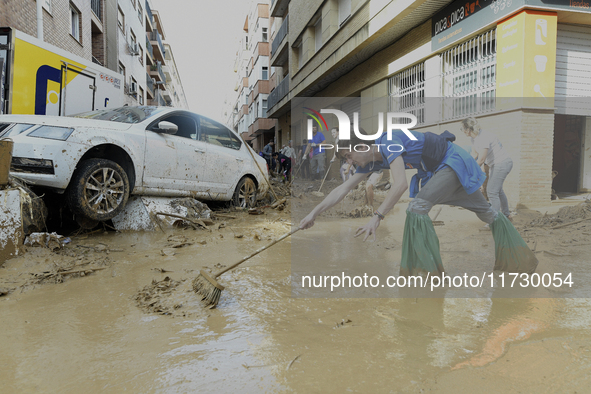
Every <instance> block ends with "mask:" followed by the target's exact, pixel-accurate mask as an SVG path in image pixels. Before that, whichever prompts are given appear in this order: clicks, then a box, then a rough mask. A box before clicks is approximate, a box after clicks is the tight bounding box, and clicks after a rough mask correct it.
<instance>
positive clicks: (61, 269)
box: [24, 256, 112, 286]
mask: <svg viewBox="0 0 591 394" xmlns="http://www.w3.org/2000/svg"><path fill="white" fill-rule="evenodd" d="M111 264H112V261H111V259H110V258H109V257H106V256H105V257H102V258H99V259H97V258H88V257H86V256H84V257H78V258H75V259H67V258H64V259H62V260H60V261H56V262H53V263H52V264H51V267H50V269H48V270H46V271H42V272H39V273H31V274H30V275H31V278H30V279H29V280H28V281H27V282H26V283H25V284H24V286H27V285H34V284H41V283H45V282H49V283H62V282H63V281H64V279H65V277H66V276H69V277H82V276H86V275H89V274H91V273H93V272H96V271H101V270H104V269H107V267H108V266H110V265H111ZM91 265H92V266H91Z"/></svg>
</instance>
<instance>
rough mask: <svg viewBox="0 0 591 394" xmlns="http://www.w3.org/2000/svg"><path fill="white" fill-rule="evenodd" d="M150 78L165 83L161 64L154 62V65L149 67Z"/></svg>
mask: <svg viewBox="0 0 591 394" xmlns="http://www.w3.org/2000/svg"><path fill="white" fill-rule="evenodd" d="M150 76H151V77H152V78H154V80H155V81H156V82H166V76H165V75H164V71H162V64H161V63H160V62H156V64H152V65H151V66H150Z"/></svg>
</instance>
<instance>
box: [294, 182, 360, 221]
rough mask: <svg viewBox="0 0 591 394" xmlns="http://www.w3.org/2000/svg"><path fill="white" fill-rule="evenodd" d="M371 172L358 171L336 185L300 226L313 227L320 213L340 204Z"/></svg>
mask: <svg viewBox="0 0 591 394" xmlns="http://www.w3.org/2000/svg"><path fill="white" fill-rule="evenodd" d="M369 174H370V173H365V174H362V173H357V174H355V175H353V176H352V177H351V178H349V179H348V180H347V181H346V182H345V183H343V184H342V185H340V186H338V187H336V188H335V189H334V190H333V191H331V192H330V193H329V194H328V196H326V198H325V199H324V200H322V202H321V203H320V204H318V205H316V207H315V208H314V209H312V212H310V213H309V214H308V216H306V217H305V218H303V219H302V221H301V222H300V226H299V227H300V228H301V229H307V228H310V227H312V226H313V225H314V220H316V218H317V217H318V215H320V214H321V213H322V212H324V211H326V210H327V209H330V208H332V207H333V206H335V205H336V204H338V203H339V202H340V201H341V200H342V199H343V198H345V196H346V195H347V193H349V192H350V191H351V190H353V189H354V188H355V187H356V186H357V185H358V184H359V182H361V181H362V180H364V179H365V178H367V176H368V175H369Z"/></svg>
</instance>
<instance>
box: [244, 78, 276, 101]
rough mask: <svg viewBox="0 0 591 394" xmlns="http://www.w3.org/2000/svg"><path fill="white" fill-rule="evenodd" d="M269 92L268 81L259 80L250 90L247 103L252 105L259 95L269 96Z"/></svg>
mask: <svg viewBox="0 0 591 394" xmlns="http://www.w3.org/2000/svg"><path fill="white" fill-rule="evenodd" d="M270 91H271V88H270V85H269V81H268V80H262V79H261V80H259V81H257V83H256V84H255V85H254V87H253V88H252V92H250V94H249V95H248V103H249V104H252V102H253V101H254V100H256V98H257V97H258V95H259V94H269V92H270Z"/></svg>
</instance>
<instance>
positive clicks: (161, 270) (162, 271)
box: [152, 268, 174, 274]
mask: <svg viewBox="0 0 591 394" xmlns="http://www.w3.org/2000/svg"><path fill="white" fill-rule="evenodd" d="M152 269H153V270H154V271H156V272H160V273H161V274H165V273H167V272H174V271H171V270H166V269H164V268H152Z"/></svg>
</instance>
